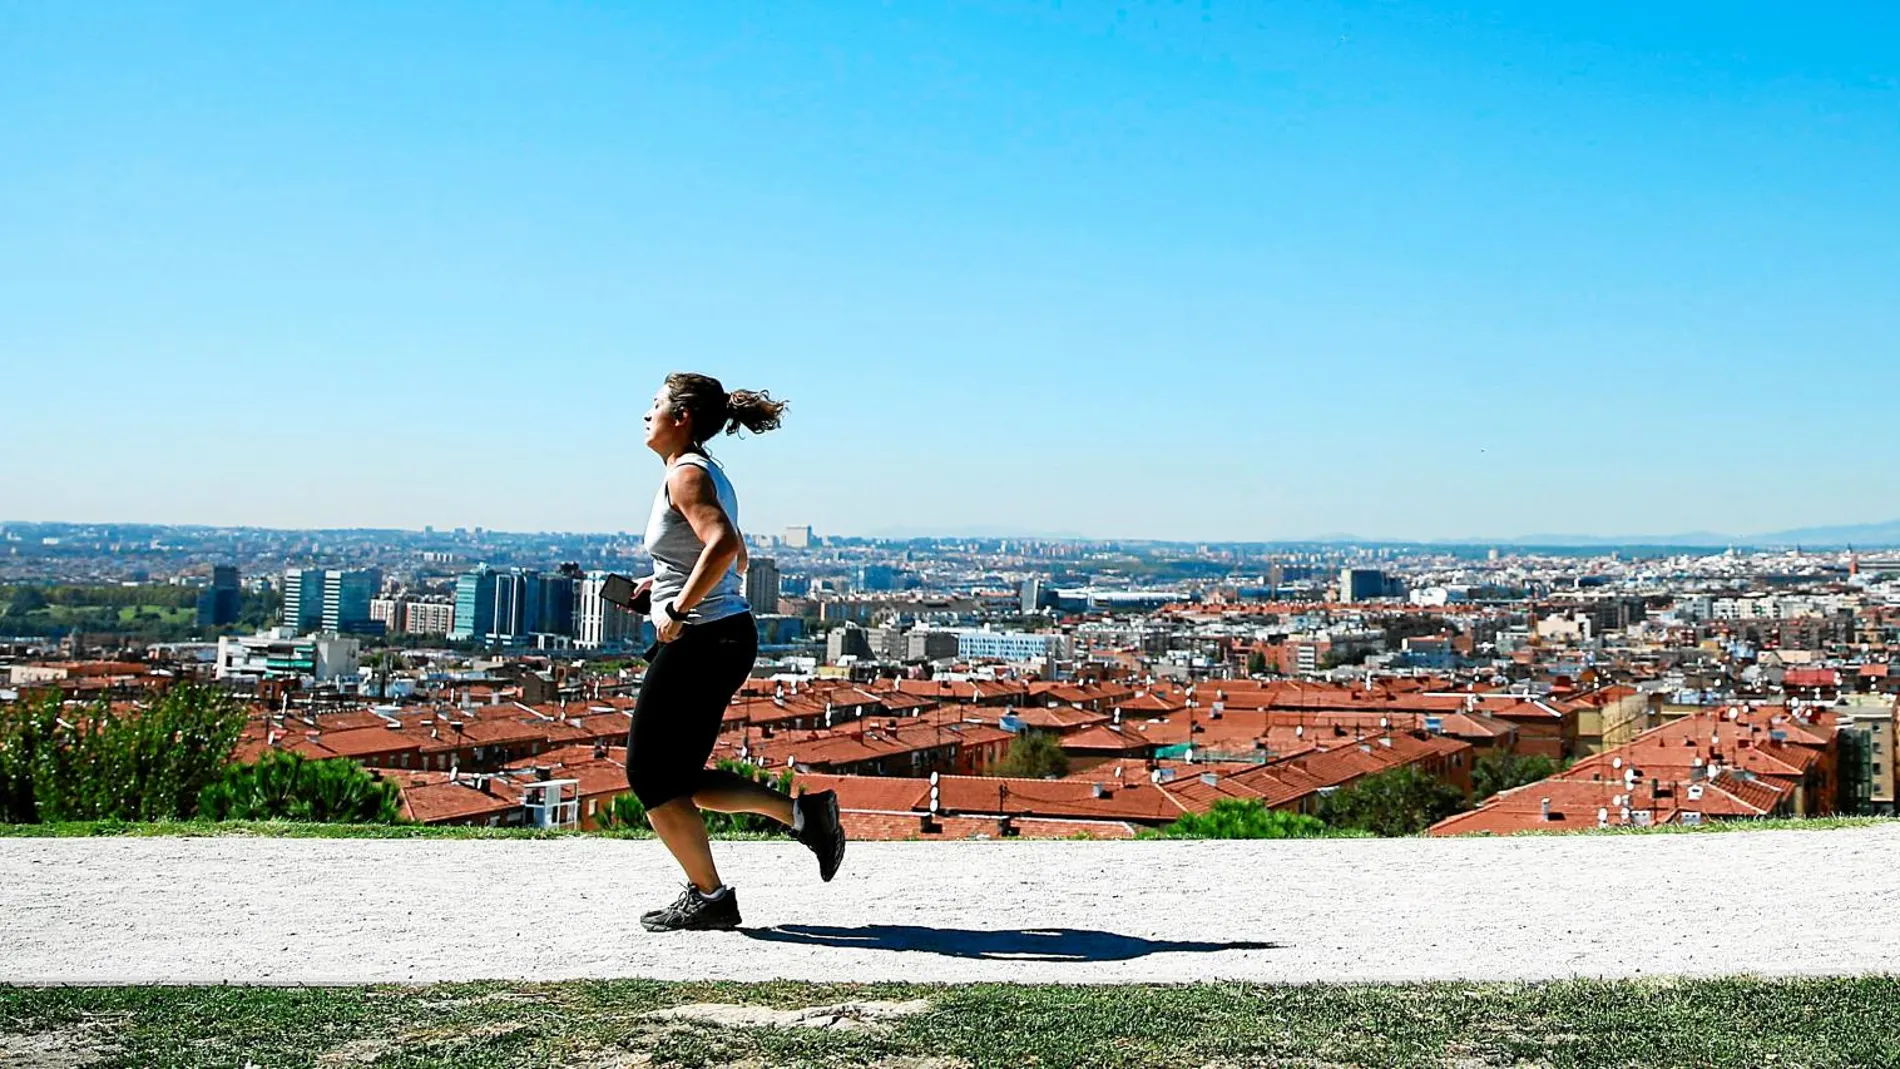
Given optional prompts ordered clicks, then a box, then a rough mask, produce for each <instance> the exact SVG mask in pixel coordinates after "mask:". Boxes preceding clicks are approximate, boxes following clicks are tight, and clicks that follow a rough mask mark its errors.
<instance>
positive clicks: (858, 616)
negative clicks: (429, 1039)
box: [0, 523, 1900, 839]
mask: <svg viewBox="0 0 1900 1069" xmlns="http://www.w3.org/2000/svg"><path fill="white" fill-rule="evenodd" d="M748 542H749V549H748V557H749V567H748V569H747V573H746V577H745V586H746V594H747V597H748V599H749V600H750V601H751V603H752V605H753V607H754V613H755V616H756V620H757V624H758V630H759V639H760V647H761V654H760V659H759V663H758V667H757V669H756V671H755V673H754V678H753V679H752V680H751V681H750V682H749V683H748V684H747V685H746V687H745V688H744V689H743V691H742V692H741V693H740V695H739V696H738V697H737V698H735V700H734V701H733V703H732V705H731V706H730V708H729V709H728V711H727V714H726V720H725V731H724V733H723V735H722V736H721V739H720V742H719V745H718V748H717V750H716V752H715V757H716V758H718V759H721V760H730V761H738V762H744V763H746V764H749V765H751V766H753V767H755V768H757V769H759V770H761V771H762V772H763V773H765V774H768V775H772V776H780V775H785V774H789V775H790V776H791V777H792V779H793V780H794V781H795V783H797V784H798V785H799V789H825V788H829V789H834V790H836V791H837V792H838V796H839V799H840V802H841V804H842V806H843V808H844V815H845V823H846V827H847V829H848V830H849V832H850V833H851V834H852V835H853V836H854V837H857V838H861V839H952V838H958V839H960V838H973V837H1005V836H1025V837H1038V836H1041V837H1074V836H1083V837H1096V838H1126V837H1130V836H1134V835H1136V834H1139V833H1141V832H1142V831H1144V830H1146V829H1158V828H1163V827H1166V826H1168V825H1170V824H1172V823H1174V822H1176V821H1178V820H1181V819H1182V818H1183V817H1184V816H1186V815H1191V814H1205V813H1208V812H1209V811H1210V810H1213V809H1214V807H1216V806H1217V805H1218V804H1220V803H1222V802H1226V801H1241V802H1250V803H1258V805H1260V806H1262V807H1264V808H1265V809H1267V810H1273V811H1282V812H1288V813H1300V814H1324V813H1326V812H1327V808H1326V807H1327V801H1328V799H1329V798H1336V797H1339V796H1340V792H1347V791H1351V790H1352V789H1353V788H1354V787H1355V785H1358V784H1362V783H1364V782H1367V781H1368V780H1369V779H1371V778H1373V777H1379V776H1382V775H1386V774H1389V773H1393V772H1395V771H1397V770H1403V769H1409V770H1412V773H1415V774H1416V775H1415V776H1414V777H1413V778H1414V779H1416V778H1418V777H1424V778H1428V779H1429V780H1431V781H1433V782H1435V783H1437V784H1442V785H1443V786H1444V787H1446V788H1448V789H1449V790H1450V791H1451V792H1455V793H1456V794H1457V795H1459V796H1460V797H1462V798H1464V799H1465V801H1464V802H1463V803H1462V804H1460V805H1458V806H1456V807H1453V808H1454V809H1455V811H1451V812H1446V813H1440V814H1435V815H1434V816H1433V818H1432V822H1431V823H1430V824H1429V828H1428V830H1429V831H1430V832H1431V833H1432V834H1444V835H1453V834H1467V833H1489V834H1510V833H1516V832H1530V831H1539V832H1562V831H1579V830H1585V829H1594V828H1604V827H1619V826H1642V825H1661V824H1699V823H1703V822H1709V821H1723V820H1748V819H1761V818H1768V817H1797V818H1799V817H1818V816H1826V815H1832V814H1838V813H1892V812H1893V808H1894V797H1895V794H1894V792H1895V770H1894V754H1893V745H1894V742H1895V724H1896V720H1895V716H1896V699H1895V694H1896V690H1900V679H1896V678H1895V676H1894V674H1893V671H1892V669H1893V663H1894V660H1895V656H1896V655H1895V651H1896V649H1897V648H1900V552H1895V551H1892V550H1878V549H1874V550H1869V549H1861V550H1858V551H1857V550H1854V549H1849V548H1844V547H1829V548H1813V547H1771V548H1760V549H1757V548H1746V547H1736V548H1694V547H1675V548H1672V547H1641V546H1633V547H1621V548H1617V549H1609V548H1571V549H1565V548H1561V547H1550V548H1543V549H1534V548H1525V547H1495V548H1493V547H1487V546H1429V545H1409V546H1363V545H1362V546H1355V545H1342V544H1319V543H1314V544H1229V543H1221V544H1169V543H1147V542H1141V543H1135V542H1114V541H1083V540H1047V539H996V538H988V539H974V538H935V539H913V540H903V541H893V540H876V539H860V538H841V537H821V536H819V535H816V534H814V533H813V532H812V531H811V529H810V528H806V527H799V528H792V529H788V530H785V531H782V532H780V533H778V534H775V535H772V536H769V537H760V536H757V535H752V536H749V538H748ZM649 570H650V564H649V561H648V558H647V557H646V554H645V553H644V551H643V549H642V546H641V543H640V539H639V538H638V537H637V536H633V535H628V534H624V533H622V534H597V535H566V534H517V533H504V532H493V531H485V530H482V529H480V528H474V529H472V530H468V529H455V530H446V531H437V530H434V529H425V530H423V531H421V532H415V531H361V530H339V531H274V530H260V529H250V528H240V529H234V528H186V527H158V526H135V525H114V526H105V525H83V524H27V523H9V524H5V525H0V701H23V700H33V699H43V698H45V697H46V696H47V695H48V694H59V695H61V696H62V697H64V698H65V699H67V700H70V701H73V702H93V701H105V702H109V703H112V704H114V705H115V706H120V707H124V708H127V709H133V710H136V709H137V708H138V707H139V706H140V705H141V703H144V702H147V701H150V700H151V699H152V698H153V697H155V696H156V695H157V694H159V693H161V692H163V691H164V690H165V689H167V688H169V687H171V686H173V685H175V684H176V683H177V682H179V681H180V680H185V679H195V680H203V681H206V682H212V683H215V685H217V686H220V687H224V688H228V689H230V690H232V691H233V692H235V693H237V694H238V695H240V696H241V697H242V699H243V700H244V701H246V702H247V703H248V704H249V706H250V708H251V716H250V720H249V724H248V727H247V728H246V729H245V731H244V734H243V736H242V737H241V739H240V741H239V743H238V747H237V752H236V753H235V754H234V755H233V756H234V758H236V759H239V760H254V759H255V758H257V757H258V756H260V755H263V754H266V753H269V752H271V751H285V752H292V753H297V754H300V755H303V756H305V757H308V758H312V759H322V758H337V757H341V758H348V759H351V760H354V761H356V762H358V763H360V764H362V765H363V766H366V767H368V768H370V769H373V770H375V771H376V773H377V774H378V775H379V776H381V777H383V778H385V779H387V780H390V781H392V782H394V783H395V784H396V785H397V786H398V787H399V789H400V792H401V806H402V814H403V816H404V817H405V818H407V819H410V820H414V821H418V822H425V823H446V824H479V825H494V826H520V825H538V826H548V827H580V828H590V827H595V826H599V825H600V824H601V823H603V822H604V819H605V815H606V813H607V812H608V810H609V809H610V808H611V806H612V805H613V803H614V800H615V799H616V798H618V797H620V796H622V795H624V794H626V791H627V785H626V778H625V770H624V754H625V750H624V746H625V741H626V736H627V728H628V723H629V718H630V712H631V710H632V708H633V705H634V702H635V700H636V697H637V695H638V693H639V689H640V682H641V674H642V670H643V667H644V663H645V662H644V661H643V660H642V659H641V658H642V654H643V653H644V652H645V651H646V650H647V649H648V648H649V646H650V644H651V642H652V640H653V630H652V627H651V626H650V625H649V623H648V622H647V621H646V620H644V619H642V618H641V617H639V616H638V615H636V614H634V613H632V612H629V611H627V610H625V609H622V608H620V607H618V606H615V605H613V604H610V603H608V602H606V601H604V600H603V599H602V597H601V591H602V585H603V581H604V579H605V577H606V576H607V575H608V574H610V573H618V574H622V575H627V576H631V577H634V578H638V577H640V576H642V575H644V574H646V573H647V572H648V571H649ZM1032 750H1034V751H1037V752H1039V753H1041V754H1042V755H1043V756H1042V758H1041V759H1040V762H1039V763H1032V762H1029V761H1027V760H1025V755H1026V754H1029V753H1030V752H1031V751H1032ZM1487 763H1488V764H1487ZM1500 767H1510V768H1533V769H1536V770H1537V773H1536V774H1537V778H1532V779H1529V781H1528V782H1508V781H1507V782H1504V783H1502V784H1499V782H1498V781H1497V780H1496V778H1495V775H1492V774H1491V773H1486V772H1481V769H1486V768H1489V769H1492V770H1495V769H1497V768H1500ZM1487 785H1490V786H1500V785H1501V786H1502V789H1501V790H1497V791H1495V792H1493V791H1489V790H1487V789H1486V788H1487Z"/></svg>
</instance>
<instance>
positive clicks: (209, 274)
mask: <svg viewBox="0 0 1900 1069" xmlns="http://www.w3.org/2000/svg"><path fill="white" fill-rule="evenodd" d="M1895 12H1896V8H1895V7H1894V6H1893V5H1886V4H1832V5H1830V4H1808V5H1794V4H1785V5H1757V4H1744V3H1734V2H1728V3H1671V4H1666V5H1662V4H1654V3H1621V2H1595V3H1588V4H1585V3H1575V4H1569V3H1565V4H1557V3H1551V4H1542V3H1539V4H1531V3H1523V4H1511V5H1494V6H1486V7H1479V6H1459V5H1452V4H1443V3H1429V4H1427V3H1355V4H1328V3H1318V2H1315V3H1297V4H1295V3H1265V2H1259V3H1249V4H1240V3H1230V2H1227V0H1205V2H1200V0H1196V2H1188V3H1166V2H1162V3H1129V4H1122V5H1119V6H1112V5H1107V4H1090V3H1077V2H1073V0H1067V2H1064V3H1062V4H1059V5H1057V4H1033V5H1032V4H1021V5H1018V4H1002V3H991V4H979V3H963V4H934V3H923V2H919V3H903V4H889V5H873V4H851V3H837V4H817V3H812V4H790V3H787V4H748V5H727V4H713V3H687V4H661V3H640V4H588V5H582V4H527V3H495V4H474V3H454V4H420V3H407V4H404V3H389V4H384V3H360V4H290V3H285V4H256V3H231V4H158V5H150V6H147V5H138V4H103V3H102V4H34V3H25V2H14V3H0V116H3V117H4V118H0V161H4V162H3V163H0V400H4V402H5V410H6V416H5V418H4V420H0V457H4V458H6V462H5V463H4V464H0V519H5V518H10V519H27V520H31V519H40V520H52V519H67V520H118V521H131V520H143V521H153V522H181V523H189V522H204V523H250V524H262V525H283V526H351V525H362V526H404V527H420V526H422V525H423V524H434V525H436V526H438V527H448V526H457V525H482V526H488V527H498V528H505V529H525V530H551V529H567V530H621V529H624V530H638V529H639V528H640V527H641V526H642V523H643V520H644V516H645V510H646V506H647V503H648V501H649V500H650V495H651V492H652V487H653V485H654V480H655V479H656V478H657V475H658V469H657V464H656V462H655V461H654V459H653V458H652V457H651V455H650V454H648V453H646V451H645V450H644V448H643V447H642V446H641V444H640V441H639V435H638V425H637V424H638V418H639V416H640V414H641V412H642V411H643V410H644V407H645V403H646V401H647V399H648V398H649V397H650V395H651V393H652V391H653V389H654V387H655V386H656V385H657V383H658V381H659V379H660V378H661V377H662V376H663V375H664V374H665V373H666V372H667V371H669V370H674V369H695V370H702V371H706V372H710V373H712V374H715V375H718V376H719V377H721V378H722V379H724V380H725V381H726V383H727V384H728V386H732V387H748V388H761V387H762V388H769V389H771V390H773V391H774V392H775V393H777V394H780V395H782V396H785V397H789V398H790V399H791V401H792V408H791V410H790V412H789V413H788V419H787V424H786V427H785V429H784V430H783V431H780V432H777V433H774V434H772V435H769V436H766V437H762V438H758V439H748V440H744V441H728V442H726V443H725V444H724V445H723V446H722V447H718V448H716V449H715V452H716V453H717V454H718V455H720V456H722V458H724V459H725V460H726V461H727V463H728V466H729V468H730V469H731V471H732V473H733V475H734V478H735V480H736V481H737V482H738V484H739V488H740V493H741V496H742V498H743V500H744V502H745V506H744V516H743V517H742V519H743V521H744V525H745V526H747V527H749V528H752V529H755V530H770V529H773V528H777V527H780V526H782V525H785V524H790V523H811V524H813V525H814V526H815V527H817V528H818V529H819V530H820V531H830V532H838V533H856V534H875V533H879V532H883V531H889V530H893V529H906V530H912V531H926V530H943V531H952V530H959V529H967V528H974V527H984V528H1008V529H1018V530H1027V531H1068V532H1078V533H1083V534H1089V535H1100V536H1122V537H1155V538H1183V539H1202V538H1234V539H1273V538H1298V537H1307V536H1312V535H1316V534H1322V533H1329V532H1352V533H1356V534H1359V535H1362V536H1369V537H1389V538H1432V537H1461V536H1510V535H1515V534H1519V533H1525V532H1531V531H1566V532H1576V533H1583V534H1619V533H1667V532H1673V531H1681V530H1691V529H1711V530H1721V531H1730V532H1737V533H1749V532H1757V531H1764V530H1774V529H1779V528H1785V527H1792V526H1799V525H1803V524H1809V523H1833V522H1853V521H1869V520H1884V519H1891V518H1893V515H1894V514H1900V506H1896V505H1895V502H1896V501H1900V464H1896V463H1894V447H1893V435H1892V431H1891V424H1892V420H1891V414H1890V412H1889V406H1888V404H1887V395H1889V394H1890V393H1891V391H1892V385H1891V384H1892V383H1893V382H1894V381H1896V379H1900V358H1897V355H1896V338H1897V337H1900V329H1897V328H1900V63H1897V62H1896V60H1895V53H1894V52H1893V49H1892V47H1891V44H1892V42H1893V41H1894V40H1896V39H1900V15H1897V14H1896V13H1895Z"/></svg>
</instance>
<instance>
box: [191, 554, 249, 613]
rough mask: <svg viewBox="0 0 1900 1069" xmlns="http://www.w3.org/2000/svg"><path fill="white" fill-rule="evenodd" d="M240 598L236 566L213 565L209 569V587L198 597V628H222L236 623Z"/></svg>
mask: <svg viewBox="0 0 1900 1069" xmlns="http://www.w3.org/2000/svg"><path fill="white" fill-rule="evenodd" d="M241 598H242V595H241V594H240V592H239V590H238V570H237V566H236V565H232V564H218V565H214V566H213V567H212V569H211V585H210V586H209V587H206V588H205V591H204V593H202V594H200V595H198V626H199V627H224V626H226V625H228V624H234V623H237V618H238V606H239V604H240V601H241Z"/></svg>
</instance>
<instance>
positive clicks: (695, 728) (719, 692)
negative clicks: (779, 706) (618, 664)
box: [627, 612, 759, 809]
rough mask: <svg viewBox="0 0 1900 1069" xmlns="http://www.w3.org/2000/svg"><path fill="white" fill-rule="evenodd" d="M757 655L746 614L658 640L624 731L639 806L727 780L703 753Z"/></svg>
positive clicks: (663, 801) (710, 748)
mask: <svg viewBox="0 0 1900 1069" xmlns="http://www.w3.org/2000/svg"><path fill="white" fill-rule="evenodd" d="M758 655H759V632H758V628H757V626H756V625H755V624H754V623H753V622H752V614H751V613H749V612H744V613H740V614H739V615H737V616H727V617H725V618H723V619H719V620H714V621H713V622H711V623H707V624H691V625H688V626H687V627H686V629H685V630H684V631H682V632H680V636H679V637H678V638H676V639H674V640H673V641H671V642H668V643H664V644H661V645H660V647H659V652H657V653H655V654H653V656H652V660H651V662H650V663H649V664H648V665H647V675H646V680H645V681H644V682H643V683H642V684H641V685H640V697H639V699H638V700H637V701H635V702H634V706H633V725H632V726H631V727H629V728H628V729H627V786H629V787H631V788H633V793H634V795H635V796H636V797H638V798H639V799H640V804H641V805H644V806H646V807H647V808H648V809H656V808H658V807H660V806H662V805H665V804H666V803H668V802H670V801H672V800H673V799H675V798H680V797H683V796H686V795H690V794H693V793H695V792H697V791H698V790H699V789H700V788H701V787H703V786H707V785H708V778H709V777H716V778H719V779H723V778H725V775H727V774H719V773H716V772H710V771H708V770H707V768H706V759H707V758H708V757H711V756H712V751H713V744H714V743H715V742H717V741H718V740H719V726H720V723H721V721H723V720H724V719H725V715H726V707H727V706H728V705H729V704H731V702H732V696H733V695H734V694H737V693H738V692H739V687H740V686H741V685H742V684H744V683H745V681H746V677H747V676H748V675H750V674H751V672H752V662H753V660H754V659H755V658H757V657H758Z"/></svg>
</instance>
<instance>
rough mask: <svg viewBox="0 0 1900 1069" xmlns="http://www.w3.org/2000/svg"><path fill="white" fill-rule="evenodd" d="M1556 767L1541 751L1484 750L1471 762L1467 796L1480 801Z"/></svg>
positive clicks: (1546, 775)
mask: <svg viewBox="0 0 1900 1069" xmlns="http://www.w3.org/2000/svg"><path fill="white" fill-rule="evenodd" d="M1557 771H1558V769H1557V763H1556V762H1555V761H1552V760H1551V759H1550V758H1548V757H1545V756H1543V755H1542V754H1533V755H1531V756H1529V757H1520V756H1519V755H1517V754H1514V753H1497V754H1485V755H1484V756H1483V757H1480V758H1478V761H1477V763H1476V764H1474V765H1472V766H1471V800H1472V801H1474V802H1482V801H1484V800H1485V799H1486V798H1489V797H1491V796H1492V795H1494V794H1496V793H1498V792H1499V791H1508V790H1510V789H1511V788H1513V787H1522V786H1524V785H1525V784H1526V783H1536V782H1537V781H1538V780H1540V779H1548V778H1550V777H1551V776H1554V775H1556V774H1557Z"/></svg>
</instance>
